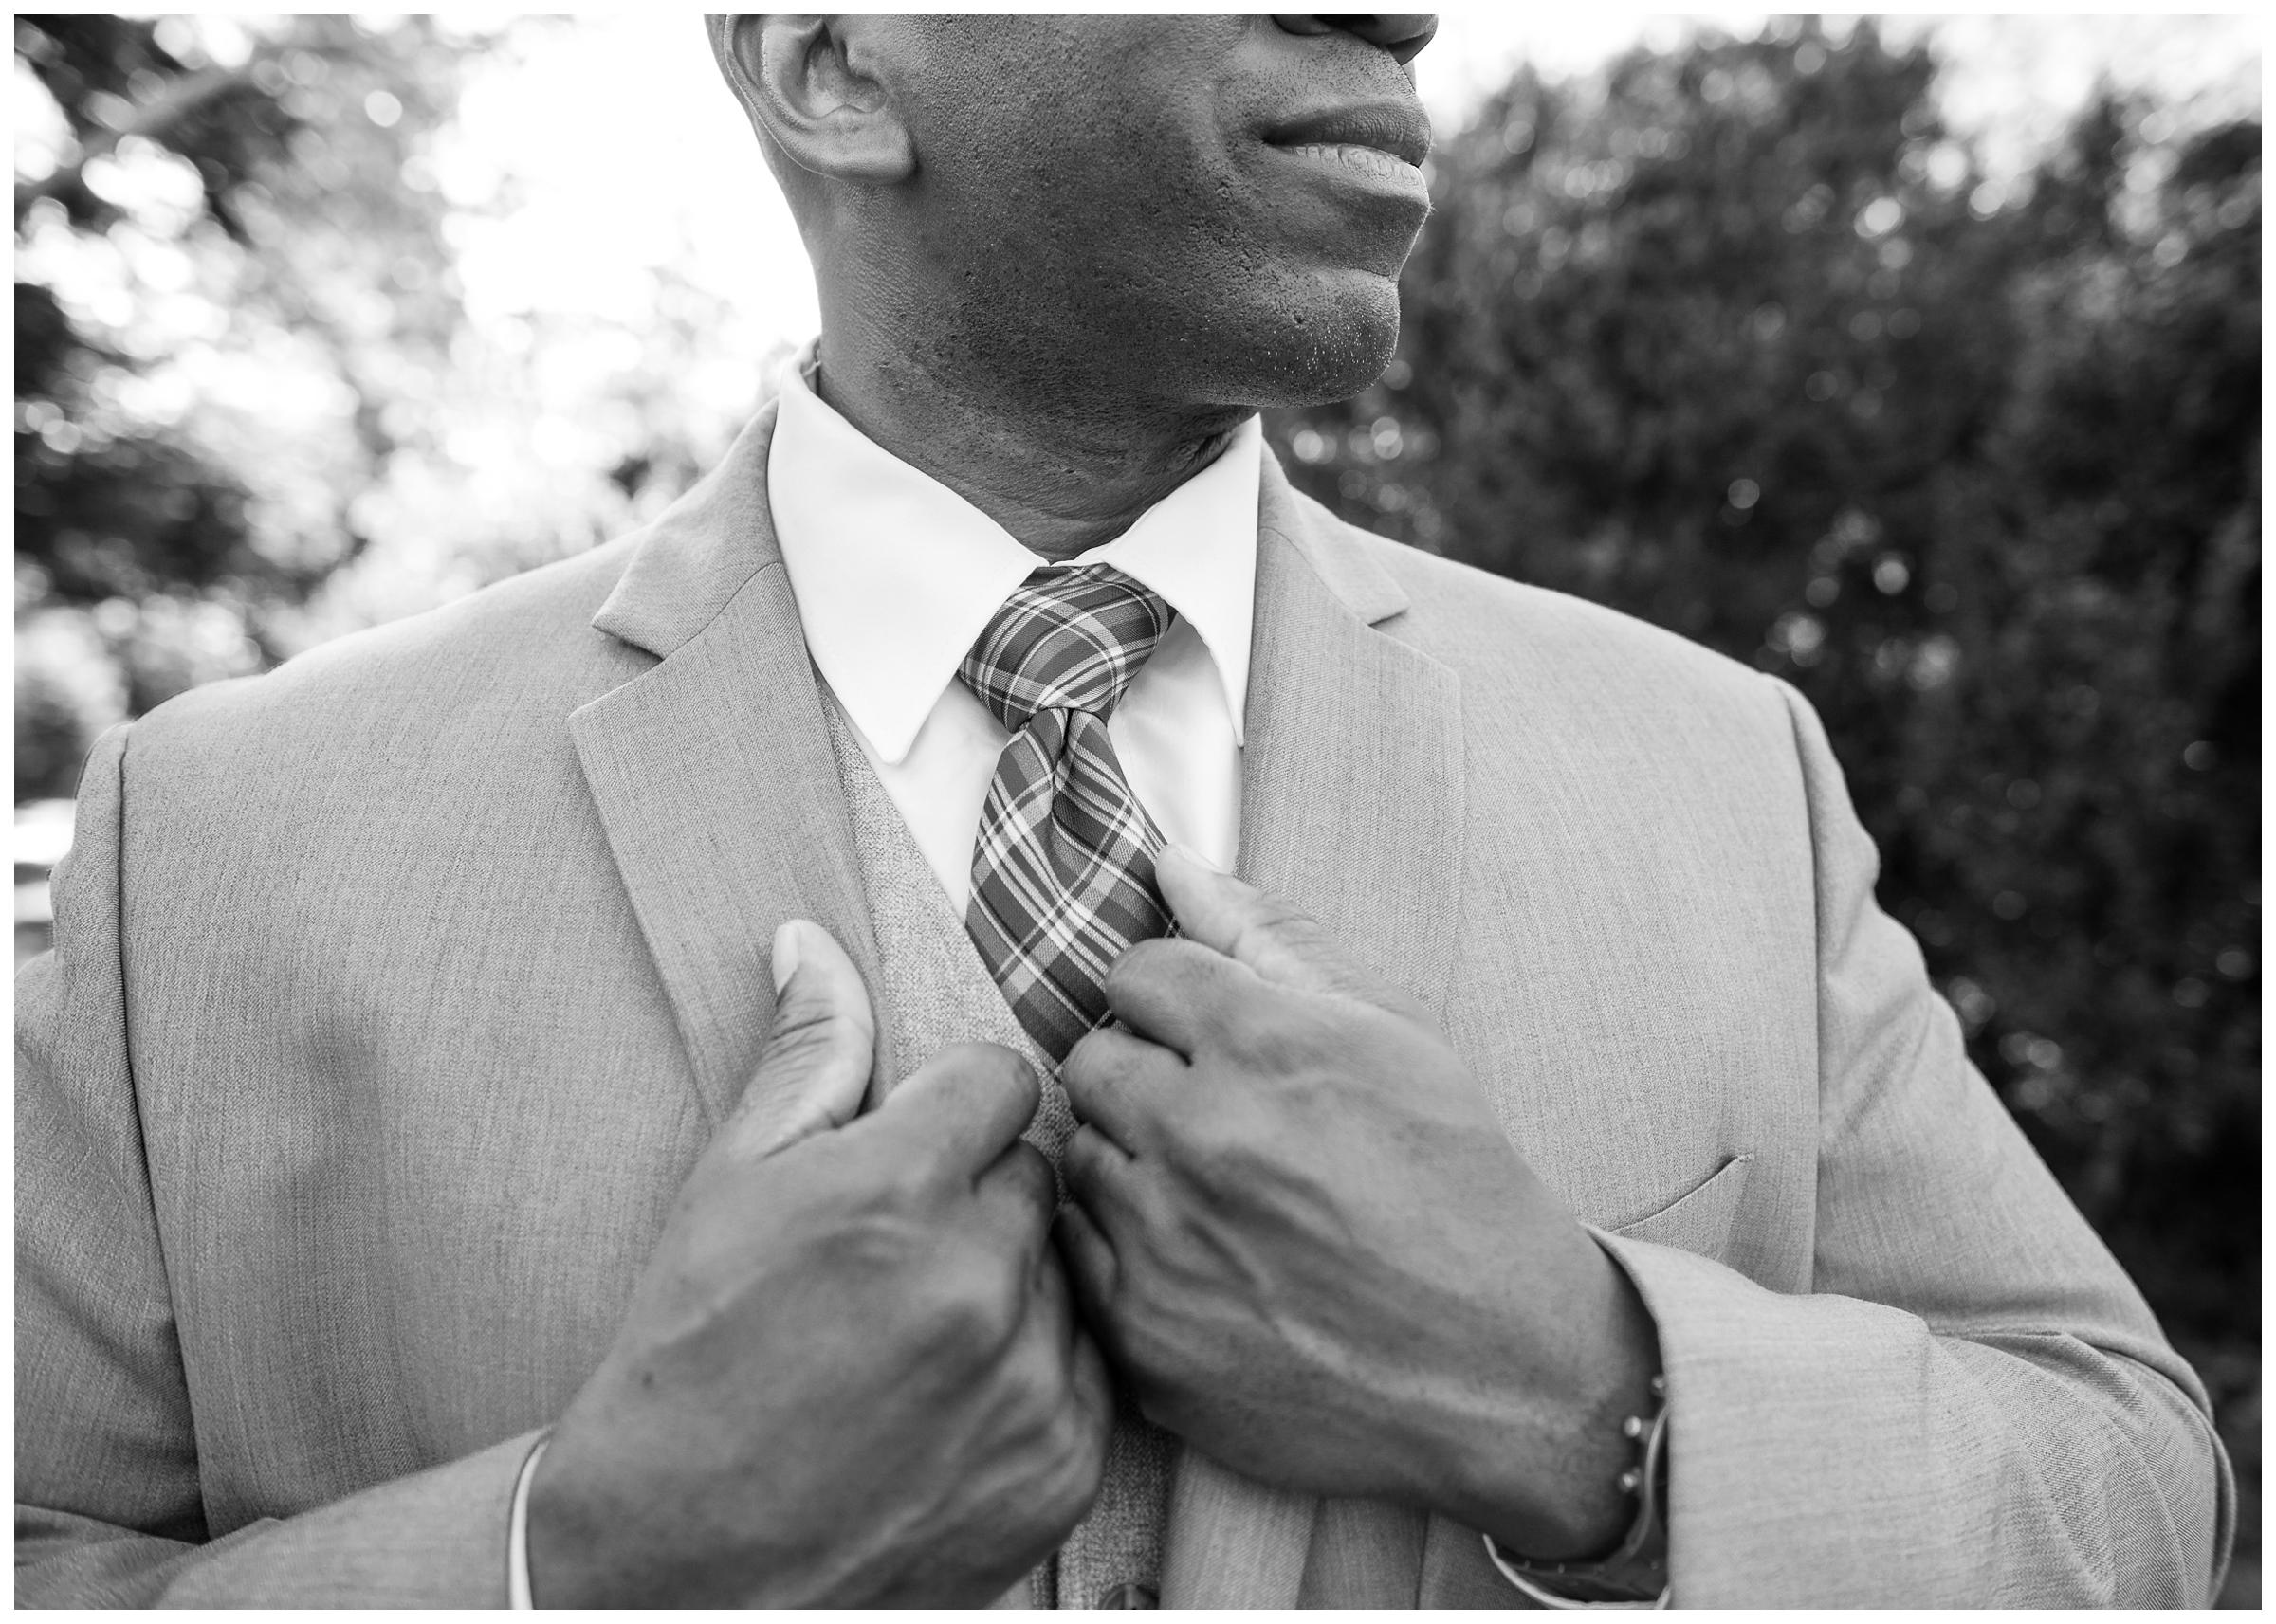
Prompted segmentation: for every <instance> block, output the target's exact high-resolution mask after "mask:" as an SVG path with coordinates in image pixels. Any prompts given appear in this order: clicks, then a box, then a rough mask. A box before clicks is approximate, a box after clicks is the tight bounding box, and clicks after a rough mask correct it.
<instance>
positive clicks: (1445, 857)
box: [1239, 457, 1462, 1009]
mask: <svg viewBox="0 0 2276 1624" xmlns="http://www.w3.org/2000/svg"><path fill="white" fill-rule="evenodd" d="M1260 509H1261V520H1260V522H1259V525H1258V534H1257V630H1256V633H1255V642H1254V649H1255V652H1254V653H1253V655H1252V656H1251V661H1250V676H1249V706H1248V718H1247V736H1248V743H1247V748H1246V749H1245V750H1244V752H1243V753H1242V760H1241V814H1240V861H1239V869H1240V873H1241V877H1242V878H1243V879H1246V880H1248V881H1250V882H1251V883H1253V884H1255V885H1261V886H1262V887H1264V888H1265V889H1266V890H1269V891H1272V892H1274V893H1276V894H1277V895H1279V896H1283V897H1286V898H1288V899H1289V900H1291V901H1293V902H1294V903H1297V904H1298V905H1300V906H1301V907H1303V908H1304V909H1305V910H1306V911H1307V912H1309V913H1311V914H1312V915H1313V916H1314V917H1315V918H1317V919H1318V920H1319V921H1321V922H1322V923H1323V924H1325V925H1327V926H1328V927H1329V928H1330V929H1331V930H1332V931H1334V932H1335V934H1336V935H1337V936H1338V937H1339V938H1341V939H1342V940H1344V941H1345V942H1347V943H1348V944H1349V946H1350V947H1351V948H1352V949H1353V950H1354V951H1355V952H1357V953H1358V954H1360V955H1361V956H1362V957H1363V958H1366V959H1367V961H1368V962H1369V963H1370V964H1372V965H1373V966H1374V967H1375V968H1376V969H1377V970H1378V971H1380V972H1381V973H1382V974H1383V975H1384V976H1386V977H1388V978H1389V979H1391V980H1393V981H1395V982H1397V983H1399V984H1400V985H1401V986H1403V987H1405V988H1406V989H1407V990H1408V991H1409V992H1411V993H1413V994H1415V995H1416V996H1418V997H1420V998H1421V999H1422V1001H1423V1003H1424V1004H1425V1005H1427V1006H1430V1007H1431V1008H1434V1009H1435V1008H1437V1007H1438V1006H1439V1004H1440V1003H1441V1002H1442V1001H1443V998H1444V995H1445V988H1446V971H1447V968H1448V964H1449V962H1450V959H1451V956H1452V954H1453V948H1454V928H1453V927H1454V918H1455V909H1456V907H1457V904H1458V903H1459V900H1460V876H1459V864H1460V857H1461V828H1462V739H1461V695H1460V684H1459V681H1458V679H1457V678H1456V677H1455V674H1454V673H1453V672H1452V671H1450V670H1448V669H1447V668H1446V667H1445V666H1441V664H1439V663H1438V662H1437V661H1436V660H1433V659H1431V658H1430V657H1429V656H1428V655H1425V654H1423V653H1421V652H1420V651H1418V650H1417V649H1415V648H1410V647H1408V646H1407V645H1406V644H1404V643H1403V642H1401V641H1399V639H1398V638H1397V636H1396V635H1394V634H1393V630H1394V629H1395V628H1396V626H1397V621H1398V617H1399V616H1400V615H1401V614H1402V613H1404V611H1405V609H1406V607H1407V600H1406V594H1405V593H1404V591H1403V590H1402V589H1401V588H1400V586H1399V585H1398V583H1397V582H1395V581H1394V580H1392V579H1391V577H1390V576H1389V575H1387V574H1386V573H1385V571H1384V569H1383V567H1382V566H1381V565H1380V564H1378V563H1377V562H1376V561H1375V559H1374V557H1372V555H1371V551H1370V548H1369V544H1368V543H1367V542H1366V541H1363V540H1361V539H1360V538H1358V537H1357V536H1356V535H1355V534H1354V533H1352V532H1351V531H1349V529H1348V528H1347V527H1346V526H1344V525H1343V524H1341V523H1340V522H1339V521H1338V520H1336V519H1335V518H1334V517H1333V516H1331V514H1329V513H1328V512H1327V510H1326V509H1324V508H1321V507H1319V506H1318V505H1317V504H1315V503H1312V502H1308V501H1307V500H1305V499H1304V498H1302V497H1300V496H1298V495H1296V493H1295V492H1294V491H1293V490H1291V489H1290V488H1289V486H1288V484H1287V481H1286V479H1285V478H1284V477H1283V476H1282V475H1281V473H1280V470H1279V467H1278V465H1276V463H1274V462H1273V461H1272V459H1271V458H1269V457H1268V458H1267V459H1266V460H1265V465H1264V480H1263V487H1262V491H1261V493H1260Z"/></svg>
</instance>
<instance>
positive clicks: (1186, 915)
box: [1154, 846, 1430, 1021]
mask: <svg viewBox="0 0 2276 1624" xmlns="http://www.w3.org/2000/svg"><path fill="white" fill-rule="evenodd" d="M1154 877H1155V880H1156V881H1157V882H1158V883H1159V884H1160V885H1161V887H1162V900H1163V901H1164V902H1166V903H1168V904H1169V911H1170V913H1171V915H1172V916H1173V917H1174V918H1175V919H1176V920H1177V921H1178V932H1179V934H1180V935H1182V936H1184V938H1185V939H1186V940H1188V941H1198V942H1200V943H1201V944H1202V946H1203V947H1208V948H1214V949H1215V950H1216V951H1218V952H1219V953H1221V954H1223V955H1225V957H1226V958H1231V959H1234V960H1236V961H1237V962H1239V963H1241V964H1245V965H1247V966H1248V967H1249V968H1250V969H1251V970H1254V971H1255V972H1257V975H1258V976H1262V977H1263V978H1264V979H1265V980H1267V981H1270V982H1272V983H1273V984H1274V985H1275V986H1279V987H1291V988H1294V989H1295V990H1297V991H1299V992H1305V993H1328V994H1339V995H1341V996H1344V997H1349V998H1357V999H1359V1000H1360V1001H1362V1002H1363V1003H1369V1004H1373V1005H1375V1006H1376V1007H1377V1008H1379V1009H1385V1010H1388V1011H1390V1012H1391V1013H1393V1014H1397V1015H1404V1016H1405V1017H1406V1018H1408V1019H1409V1020H1422V1021H1428V1020H1429V1018H1430V1014H1429V1012H1428V1011H1426V1010H1425V1009H1423V1007H1422V1005H1421V1004H1420V1003H1419V1002H1417V1001H1416V1000H1415V999H1414V998H1413V997H1412V996H1411V995H1409V994H1407V993H1405V992H1404V991H1403V990H1402V989H1400V988H1398V987H1395V986H1393V985H1392V984H1391V983H1390V982H1388V981H1386V980H1385V979H1384V978H1383V977H1382V976H1379V975H1377V974H1376V973H1375V972H1374V971H1373V970H1371V969H1369V968H1368V967H1367V965H1365V964H1363V963H1361V962H1360V960H1359V959H1358V958H1355V957H1354V956H1353V955H1352V954H1351V952H1350V951H1349V949H1348V948H1346V947H1345V946H1344V944H1343V943H1342V942H1340V941H1338V940H1335V938H1334V937H1332V936H1331V935H1330V934H1329V932H1328V930H1327V929H1326V927H1325V926H1323V925H1322V924H1321V923H1320V922H1319V921H1317V920H1314V919H1313V918H1312V916H1311V915H1309V914H1306V913H1304V912H1302V911H1301V910H1299V909H1297V908H1294V907H1292V906H1291V905H1289V904H1288V903H1284V902H1282V901H1281V900H1280V899H1279V898H1277V897H1276V896H1274V895H1272V894H1271V893H1270V892H1269V891H1261V890H1258V889H1257V887H1256V886H1255V885H1248V884H1246V883H1245V882H1243V881H1240V880H1236V879H1235V878H1234V877H1233V876H1232V875H1230V874H1227V873H1225V872H1224V871H1223V870H1222V869H1220V868H1218V867H1215V866H1214V865H1212V864H1210V863H1209V862H1207V861H1206V860H1204V859H1203V858H1202V856H1201V854H1200V853H1198V852H1196V851H1193V850H1191V849H1190V848H1186V847H1183V846H1166V847H1165V848H1163V849H1162V853H1161V855H1160V856H1159V857H1157V858H1156V859H1155V860H1154Z"/></svg>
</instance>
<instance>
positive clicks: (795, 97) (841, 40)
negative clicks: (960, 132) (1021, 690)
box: [705, 16, 916, 186]
mask: <svg viewBox="0 0 2276 1624" xmlns="http://www.w3.org/2000/svg"><path fill="white" fill-rule="evenodd" d="M874 20H875V19H871V18H865V17H859V16H854V17H752V16H712V17H707V18H706V19H705V22H706V23H707V26H708V27H709V30H710V34H711V54H712V55H713V56H715V57H716V58H718V59H719V70H720V72H722V73H723V74H725V76H726V80H727V83H728V85H729V87H730V88H732V89H733V90H734V92H735V97H736V100H739V101H741V102H742V103H743V111H744V112H745V113H747V114H748V115H749V116H750V119H751V123H752V125H753V127H754V128H756V129H757V130H758V132H759V134H760V135H761V137H763V138H764V139H766V140H768V141H770V142H772V143H773V144H774V145H775V146H776V147H778V148H780V150H781V153H782V155H784V156H785V157H787V158H789V159H790V161H791V162H792V163H795V164H797V165H798V167H799V168H800V169H802V170H806V171H808V172H810V173H815V174H819V175H828V176H830V177H832V178H834V179H838V180H847V181H852V182H854V183H855V184H857V185H867V186H890V185H891V184H893V183H895V182H897V181H902V180H906V179H908V178H909V175H910V174H912V173H915V171H916V149H915V147H914V146H913V145H912V144H911V142H910V140H909V126H908V125H907V124H906V123H904V122H903V121H902V118H901V110H900V109H899V108H898V107H896V106H895V105H894V104H893V99H892V97H891V95H890V92H889V91H888V89H887V87H886V85H885V83H884V82H881V81H880V80H879V79H878V78H877V77H876V76H875V74H874V73H873V72H872V67H873V65H874V64H873V56H874V52H873V49H872V47H873V46H874V44H875V42H874V41H872V39H871V38H870V30H869V29H868V28H867V27H866V25H867V24H869V23H871V22H872V21H874Z"/></svg>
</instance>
